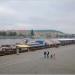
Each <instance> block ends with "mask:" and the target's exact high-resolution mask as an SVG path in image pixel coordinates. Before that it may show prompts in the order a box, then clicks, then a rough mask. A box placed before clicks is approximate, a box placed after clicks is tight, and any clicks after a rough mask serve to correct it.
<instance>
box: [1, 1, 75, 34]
mask: <svg viewBox="0 0 75 75" xmlns="http://www.w3.org/2000/svg"><path fill="white" fill-rule="evenodd" d="M74 20H75V0H7V1H6V0H0V29H5V28H6V29H56V30H61V31H63V32H64V31H65V32H68V33H75V21H74ZM2 25H3V27H2ZM71 26H72V27H71ZM69 29H70V30H71V31H69Z"/></svg>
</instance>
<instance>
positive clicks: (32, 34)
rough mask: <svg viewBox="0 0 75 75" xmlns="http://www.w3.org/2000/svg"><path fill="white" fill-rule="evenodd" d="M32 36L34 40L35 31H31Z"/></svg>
mask: <svg viewBox="0 0 75 75" xmlns="http://www.w3.org/2000/svg"><path fill="white" fill-rule="evenodd" d="M30 35H31V38H33V37H34V31H33V30H31V33H30Z"/></svg>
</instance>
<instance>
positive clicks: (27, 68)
mask: <svg viewBox="0 0 75 75" xmlns="http://www.w3.org/2000/svg"><path fill="white" fill-rule="evenodd" d="M45 50H48V51H49V52H50V54H51V53H52V52H55V54H56V55H55V57H54V58H52V59H51V58H49V59H44V56H43V51H45ZM45 50H38V51H34V52H26V53H21V54H20V55H16V54H15V55H8V56H2V57H0V74H59V73H61V74H69V73H71V74H74V73H75V45H69V46H62V47H59V48H50V49H45Z"/></svg>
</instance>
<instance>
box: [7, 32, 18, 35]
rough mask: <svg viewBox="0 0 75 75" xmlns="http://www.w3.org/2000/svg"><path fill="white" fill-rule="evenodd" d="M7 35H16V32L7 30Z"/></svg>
mask: <svg viewBox="0 0 75 75" xmlns="http://www.w3.org/2000/svg"><path fill="white" fill-rule="evenodd" d="M8 35H9V36H16V35H17V33H16V32H9V33H8Z"/></svg>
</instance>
